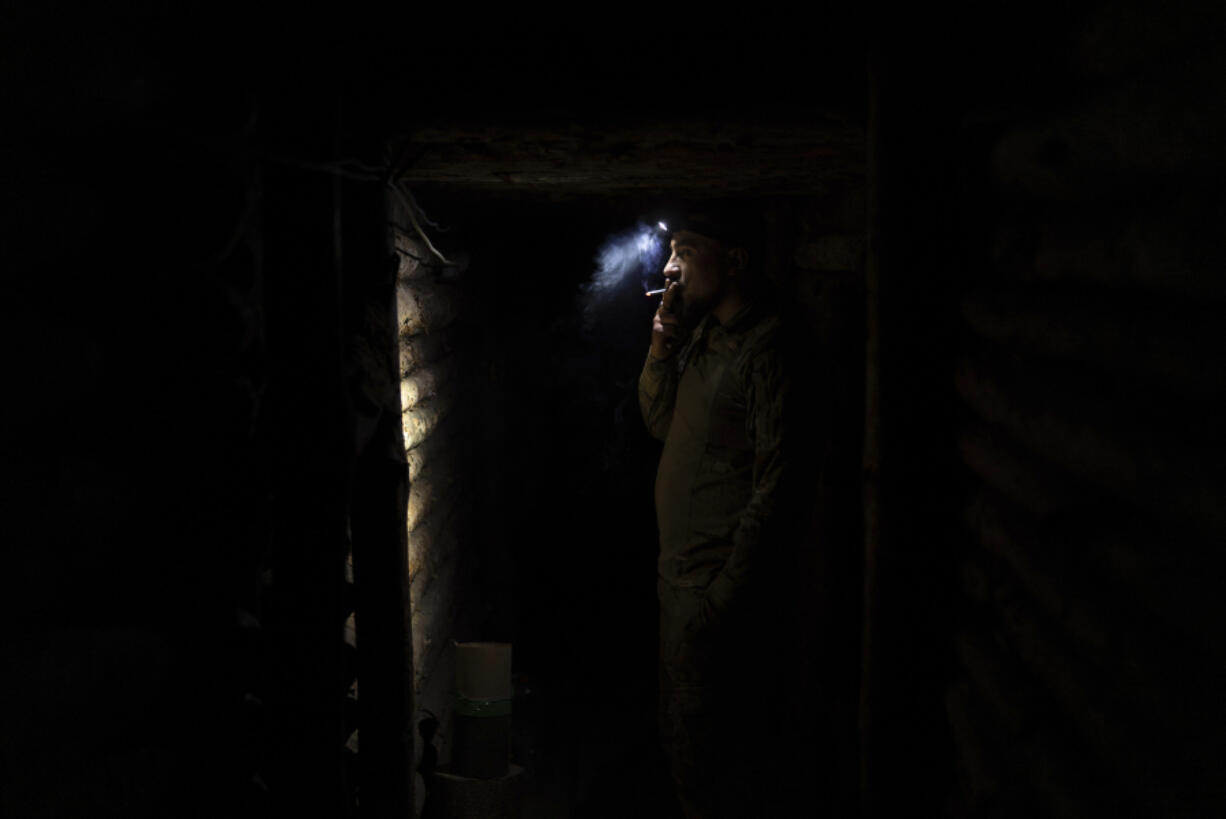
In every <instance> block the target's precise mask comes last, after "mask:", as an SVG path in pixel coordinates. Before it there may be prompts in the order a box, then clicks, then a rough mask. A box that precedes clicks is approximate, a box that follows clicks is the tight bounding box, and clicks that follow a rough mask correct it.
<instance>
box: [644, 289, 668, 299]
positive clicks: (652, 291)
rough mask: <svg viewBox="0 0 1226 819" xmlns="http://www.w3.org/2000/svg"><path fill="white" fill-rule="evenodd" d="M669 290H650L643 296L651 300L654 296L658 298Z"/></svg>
mask: <svg viewBox="0 0 1226 819" xmlns="http://www.w3.org/2000/svg"><path fill="white" fill-rule="evenodd" d="M667 289H668V288H667V287H661V288H660V289H659V290H648V291H647V292H646V293H644V294H643V295H644V296H646V297H647V298H651V297H652V296H658V295H660V294H661V293H663V292H664V291H665V290H667Z"/></svg>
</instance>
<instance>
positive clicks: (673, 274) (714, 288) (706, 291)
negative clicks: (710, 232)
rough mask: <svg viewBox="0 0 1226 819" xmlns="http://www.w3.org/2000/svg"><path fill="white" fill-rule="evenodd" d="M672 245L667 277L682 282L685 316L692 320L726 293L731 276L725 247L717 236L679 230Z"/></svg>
mask: <svg viewBox="0 0 1226 819" xmlns="http://www.w3.org/2000/svg"><path fill="white" fill-rule="evenodd" d="M671 248H672V254H671V256H670V257H669V259H668V263H667V264H665V265H664V278H665V279H667V280H668V281H669V282H673V281H677V282H680V283H681V285H682V288H683V289H682V290H681V302H682V304H683V308H682V313H683V316H682V317H683V319H684V320H686V321H687V322H688V321H693V320H695V319H697V318H698V317H699V316H701V315H702V314H704V313H707V312H708V311H710V310H711V309H712V308H714V307H715V306H716V305H717V304H719V302H720V301H721V300H722V299H723V297H724V294H725V292H726V289H727V279H728V276H727V273H728V265H727V259H726V258H725V257H726V254H725V252H724V247H723V245H722V244H721V243H720V242H719V240H718V239H711V238H709V237H706V236H703V235H702V234H699V233H692V232H690V231H688V230H679V231H677V232H676V233H674V234H673V239H672V242H671Z"/></svg>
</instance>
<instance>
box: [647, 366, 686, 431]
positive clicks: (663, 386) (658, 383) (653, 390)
mask: <svg viewBox="0 0 1226 819" xmlns="http://www.w3.org/2000/svg"><path fill="white" fill-rule="evenodd" d="M677 381H678V375H677V362H676V357H675V356H673V357H670V358H655V357H654V356H652V354H651V353H650V352H649V353H647V361H646V362H644V364H643V372H642V373H641V374H640V375H639V411H640V412H641V413H642V414H643V423H645V424H647V431H648V432H650V433H651V436H652V437H653V438H657V439H659V440H661V441H663V440H664V439H665V438H666V437H667V436H668V426H669V423H670V422H671V421H672V419H673V404H674V403H675V402H676V400H677Z"/></svg>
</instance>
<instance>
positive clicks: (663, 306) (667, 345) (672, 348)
mask: <svg viewBox="0 0 1226 819" xmlns="http://www.w3.org/2000/svg"><path fill="white" fill-rule="evenodd" d="M680 295H681V284H680V283H679V282H675V281H674V282H670V283H669V285H668V289H667V290H665V291H664V296H663V297H662V298H661V299H660V306H659V307H658V308H657V309H656V316H655V319H653V320H652V323H651V356H652V358H668V357H669V356H671V355H672V354H673V353H675V352H676V351H677V348H678V347H679V346H680V342H681V320H680V318H678V316H677V314H676V313H675V312H674V311H673V305H674V302H676V300H677V298H678V297H679V296H680Z"/></svg>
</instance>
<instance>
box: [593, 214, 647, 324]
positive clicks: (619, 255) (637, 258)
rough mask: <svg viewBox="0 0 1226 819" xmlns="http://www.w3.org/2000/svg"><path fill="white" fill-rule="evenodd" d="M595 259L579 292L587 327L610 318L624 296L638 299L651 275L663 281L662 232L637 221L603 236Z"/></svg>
mask: <svg viewBox="0 0 1226 819" xmlns="http://www.w3.org/2000/svg"><path fill="white" fill-rule="evenodd" d="M595 261H596V270H595V271H594V272H593V273H592V280H591V282H589V283H587V284H585V285H583V287H582V288H581V293H580V300H581V302H582V305H583V320H584V326H585V328H586V329H587V330H589V331H590V330H592V329H593V328H594V327H595V326H596V325H597V324H599V323H601V321H602V320H604V319H610V318H614V314H616V313H618V312H620V310H619V303H621V302H623V301H624V300H626V299H627V297H633V298H635V299H637V300H638V302H640V303H641V302H642V301H643V293H645V292H646V291H647V290H648V289H650V288H649V282H650V280H651V277H652V276H653V275H655V276H656V277H657V278H658V279H659V281H660V282H661V283H662V282H663V277H662V276H661V275H660V274H661V269H662V267H663V265H664V236H663V234H662V233H661V231H660V230H659V229H658V228H656V227H655V226H652V225H647V224H644V223H639V224H638V225H636V226H635V227H634V228H633V229H631V230H628V231H624V232H622V233H617V234H614V235H612V236H610V237H609V238H607V239H606V240H605V242H604V244H602V245H601V246H600V250H599V251H598V252H597V254H596V260H595ZM657 286H659V285H658V284H657Z"/></svg>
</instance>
